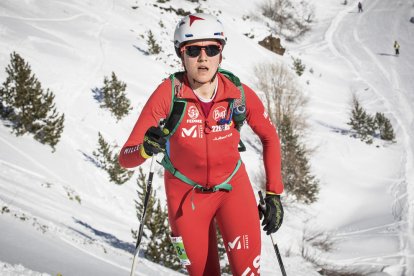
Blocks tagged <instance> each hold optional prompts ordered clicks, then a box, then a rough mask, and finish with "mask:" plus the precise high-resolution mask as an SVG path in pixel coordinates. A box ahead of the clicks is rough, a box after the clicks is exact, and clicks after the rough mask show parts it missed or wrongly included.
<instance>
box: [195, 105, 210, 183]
mask: <svg viewBox="0 0 414 276" xmlns="http://www.w3.org/2000/svg"><path fill="white" fill-rule="evenodd" d="M194 104H195V106H196V107H197V109H198V112H199V113H200V115H201V116H202V118H203V125H202V128H203V129H202V130H201V129H199V131H200V132H201V133H202V135H203V138H202V139H204V140H205V153H206V188H210V185H209V183H210V168H209V163H210V162H209V154H208V141H207V133H206V129H207V128H209V127H208V125H207V120H208V117H206V115H204V111H203V108H202V107H201V105H200V103H199V102H198V101H195V102H194ZM213 106H214V104H213ZM213 106H212V107H211V108H213ZM211 108H210V110H211ZM209 113H210V112H209Z"/></svg>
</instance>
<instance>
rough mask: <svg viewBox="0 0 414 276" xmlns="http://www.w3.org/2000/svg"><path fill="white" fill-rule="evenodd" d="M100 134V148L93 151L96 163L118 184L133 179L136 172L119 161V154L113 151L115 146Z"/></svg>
mask: <svg viewBox="0 0 414 276" xmlns="http://www.w3.org/2000/svg"><path fill="white" fill-rule="evenodd" d="M98 136H99V138H98V145H99V146H98V150H97V151H93V152H92V154H93V156H94V157H95V161H96V163H97V164H98V166H99V167H100V168H102V169H104V170H105V171H106V172H107V173H108V175H109V180H110V181H111V182H114V183H116V184H118V185H121V184H124V183H125V182H127V181H128V180H129V179H131V177H132V175H133V174H134V172H133V171H130V170H127V169H124V168H122V167H121V165H119V162H118V154H114V153H113V147H111V146H110V145H109V143H108V142H106V141H105V139H104V138H103V136H102V134H101V133H100V132H99V133H98Z"/></svg>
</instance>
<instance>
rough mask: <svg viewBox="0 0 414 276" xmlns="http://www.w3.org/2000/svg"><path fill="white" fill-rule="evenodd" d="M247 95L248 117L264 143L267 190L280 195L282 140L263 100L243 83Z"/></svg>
mask: <svg viewBox="0 0 414 276" xmlns="http://www.w3.org/2000/svg"><path fill="white" fill-rule="evenodd" d="M243 88H244V91H245V97H246V119H247V122H248V124H249V125H250V127H251V128H252V129H253V131H254V132H255V133H256V134H257V135H258V136H259V138H260V140H261V142H262V145H263V162H264V168H265V172H266V191H267V193H270V194H277V195H280V194H281V193H282V192H283V182H282V166H281V163H282V162H281V159H282V157H281V152H280V141H279V136H278V135H277V132H276V128H275V126H274V125H273V123H272V121H271V120H270V118H269V116H268V113H267V112H266V110H265V108H264V106H263V103H262V101H261V100H260V99H259V97H258V96H257V95H256V93H255V92H254V91H253V90H252V89H251V88H250V87H248V86H246V85H243Z"/></svg>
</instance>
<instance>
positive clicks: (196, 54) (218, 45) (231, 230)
mask: <svg viewBox="0 0 414 276" xmlns="http://www.w3.org/2000/svg"><path fill="white" fill-rule="evenodd" d="M226 41H227V37H226V36H225V32H224V29H223V25H222V23H221V22H220V21H219V20H218V19H217V18H215V17H214V16H212V15H209V14H203V13H196V14H192V15H188V16H185V17H184V18H182V19H181V21H179V23H178V24H177V27H176V29H175V33H174V47H175V51H176V53H177V55H178V57H179V58H180V59H181V62H182V65H183V68H184V70H185V71H184V72H183V73H182V74H178V73H177V74H175V75H174V78H173V79H171V78H170V79H166V80H164V81H163V82H162V83H161V84H160V85H159V86H158V87H157V88H156V90H155V91H154V92H153V94H152V95H151V97H150V98H149V100H148V101H147V103H146V104H145V106H144V107H143V110H142V112H141V114H140V116H139V118H138V120H137V122H136V124H135V126H134V128H133V130H132V132H131V134H130V136H129V138H128V140H127V141H126V143H125V145H124V146H123V148H122V149H121V152H120V156H119V162H120V164H121V165H122V166H123V167H125V168H132V167H135V166H138V165H140V164H142V163H143V162H144V161H145V160H146V159H148V158H151V157H153V156H154V155H156V154H157V153H160V152H162V153H164V155H165V156H164V159H163V162H162V163H163V165H164V167H165V168H166V170H165V174H164V184H165V190H166V197H167V205H168V218H169V223H170V227H171V232H172V237H174V238H173V239H174V241H175V244H174V246H175V248H179V249H180V250H178V251H180V252H177V253H178V255H179V258H180V261H181V263H182V264H184V265H186V268H187V270H188V273H189V274H190V275H209V276H214V275H220V264H219V256H218V247H217V238H216V223H217V225H218V227H219V229H220V232H221V234H222V237H223V240H224V245H225V247H226V252H227V255H228V259H229V262H230V266H231V270H232V273H233V275H247V274H248V275H259V274H260V251H261V237H260V220H259V213H260V216H261V217H262V216H263V217H264V219H263V222H262V225H263V226H264V230H265V231H266V232H267V234H268V235H269V234H271V233H274V232H276V231H277V230H278V229H279V227H280V226H281V224H282V220H283V208H282V204H281V201H280V194H281V193H282V192H283V183H282V177H281V155H280V144H279V138H278V135H277V133H276V129H275V126H274V124H272V122H271V120H270V118H269V116H268V114H267V113H266V111H265V108H264V106H263V104H262V102H261V101H260V99H259V97H258V96H257V95H256V93H255V92H254V91H253V90H252V89H251V88H249V87H248V86H246V85H245V84H240V83H239V86H237V85H236V84H235V83H234V80H231V79H229V78H228V77H226V76H225V74H224V73H222V72H223V71H222V70H221V69H219V67H220V63H221V61H222V51H223V48H224V46H225V45H226ZM233 76H234V75H233ZM241 89H243V90H244V99H243V98H242V99H241V97H242V96H241V95H242V94H241ZM178 102H185V105H184V107H183V108H184V109H183V111H182V112H181V115H180V116H181V119H180V120H179V122H178V123H176V125H175V126H174V125H173V127H172V128H170V129H168V130H167V131H166V130H165V129H164V130H162V129H161V128H160V127H158V122H159V121H160V119H162V118H170V116H171V112H172V113H174V112H175V111H174V110H176V105H178ZM241 103H244V104H245V106H242V105H243V104H241ZM237 104H239V106H238V107H237ZM240 104H241V105H240ZM236 107H237V108H238V109H237V110H239V111H240V110H241V111H240V112H239V113H243V108H244V110H245V113H244V115H245V121H246V122H247V123H248V124H249V125H250V127H251V128H252V129H253V131H254V132H255V133H256V134H257V135H258V136H259V138H260V139H261V142H262V144H263V162H264V168H265V172H266V197H265V202H266V210H265V211H262V209H260V208H259V212H258V206H257V204H256V200H255V196H254V192H253V189H252V186H251V183H250V180H249V178H248V175H247V172H246V168H245V165H244V164H243V162H242V161H241V158H240V153H239V152H238V144H239V140H240V133H239V131H238V129H237V128H236V125H237V124H236V119H235V118H236V116H237V113H238V112H237V110H236ZM239 107H241V108H239ZM172 109H173V111H171V110H172ZM178 113H180V112H178ZM168 122H169V120H168V121H167V124H166V125H165V127H167V125H168V124H169V123H168ZM171 130H172V132H173V133H172V134H171ZM164 161H165V162H164ZM257 161H258V162H259V160H257ZM174 241H173V243H174ZM183 252H185V254H182V253H183ZM180 253H181V254H180Z"/></svg>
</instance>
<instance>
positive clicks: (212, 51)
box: [205, 45, 220, 57]
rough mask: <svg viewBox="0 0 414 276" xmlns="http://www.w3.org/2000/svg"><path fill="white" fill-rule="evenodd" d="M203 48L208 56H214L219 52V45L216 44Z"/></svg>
mask: <svg viewBox="0 0 414 276" xmlns="http://www.w3.org/2000/svg"><path fill="white" fill-rule="evenodd" d="M205 49H206V54H207V55H208V56H209V57H214V56H216V55H218V54H219V53H220V47H219V46H217V45H208V46H206V48H205Z"/></svg>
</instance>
